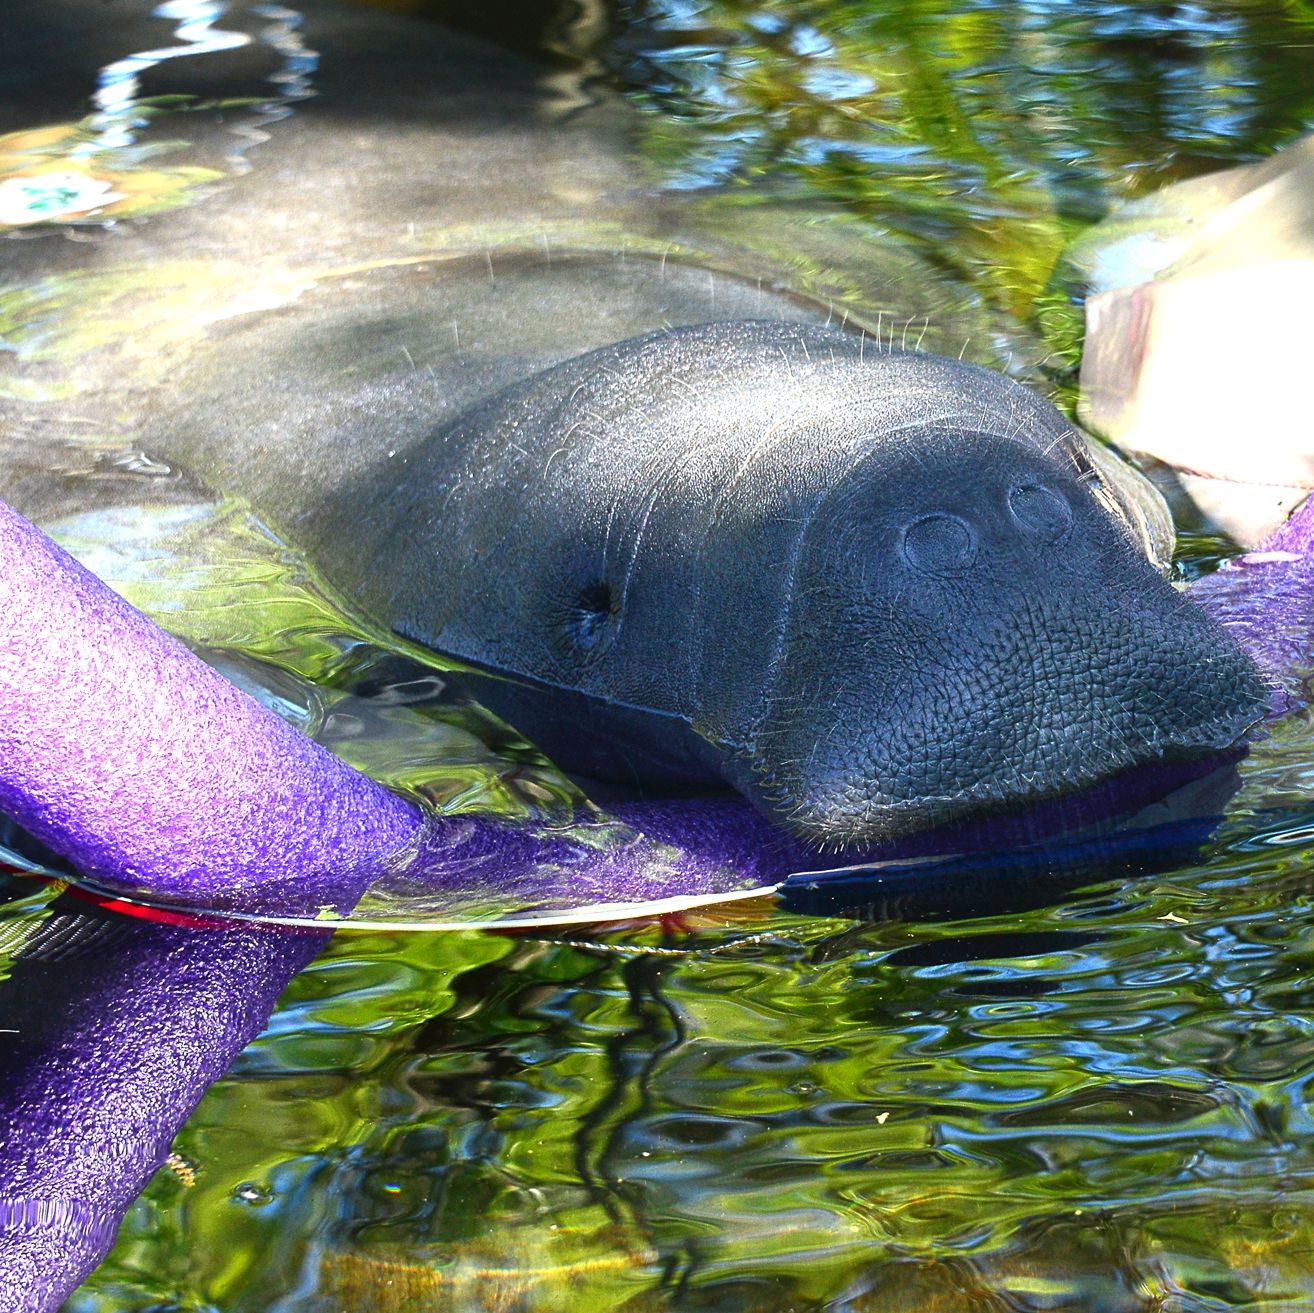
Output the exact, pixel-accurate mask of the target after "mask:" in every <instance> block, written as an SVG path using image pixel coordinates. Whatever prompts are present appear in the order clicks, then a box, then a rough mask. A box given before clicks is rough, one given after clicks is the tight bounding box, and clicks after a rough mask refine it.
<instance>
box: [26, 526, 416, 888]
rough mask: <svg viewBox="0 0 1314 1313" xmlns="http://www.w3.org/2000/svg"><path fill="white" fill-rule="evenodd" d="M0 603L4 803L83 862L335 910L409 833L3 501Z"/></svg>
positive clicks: (405, 812) (114, 872) (407, 814)
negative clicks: (328, 905) (250, 892)
mask: <svg viewBox="0 0 1314 1313" xmlns="http://www.w3.org/2000/svg"><path fill="white" fill-rule="evenodd" d="M0 615H3V616H4V624H3V626H2V627H0V762H2V763H3V778H0V810H3V811H5V812H7V813H8V814H9V815H10V816H12V817H13V818H14V819H15V820H17V821H18V822H19V823H20V824H21V825H23V826H24V827H25V828H26V829H28V830H30V831H31V832H32V833H33V834H35V835H36V836H37V837H38V838H40V839H42V840H43V841H44V842H46V843H47V844H49V845H50V846H51V847H52V848H54V849H55V850H56V851H57V852H60V853H62V854H63V855H64V856H65V857H67V858H68V859H69V861H71V862H72V863H73V864H74V865H75V866H77V867H78V868H79V869H80V870H82V871H83V872H84V873H85V874H87V875H89V876H91V877H93V878H95V877H97V876H103V877H107V878H113V879H115V880H127V881H129V882H131V883H133V884H136V885H138V886H140V887H144V888H150V889H155V890H157V891H158V892H159V893H160V894H161V895H165V896H168V895H178V896H181V897H184V898H188V899H196V898H197V897H198V895H201V894H203V893H204V891H205V890H206V889H209V888H216V887H217V888H226V889H230V890H245V891H256V890H259V891H261V893H262V894H263V895H264V897H265V899H266V901H267V903H268V905H270V906H271V907H272V906H276V905H283V906H301V907H309V908H312V909H313V908H314V907H315V906H317V905H321V904H331V905H333V906H335V907H337V906H339V905H340V904H342V903H343V902H344V901H345V903H346V906H345V907H342V908H341V910H344V911H345V910H349V908H350V905H351V903H352V902H354V900H355V897H357V896H359V893H360V890H361V889H362V888H363V884H364V882H365V881H366V880H367V879H368V873H369V871H370V870H371V869H377V868H378V866H379V864H380V863H381V862H382V861H383V860H385V859H386V858H387V857H388V856H389V855H390V854H393V853H395V852H397V851H398V850H399V849H401V848H402V847H403V846H404V845H405V844H406V843H407V841H408V840H409V839H410V838H411V836H412V835H413V834H414V833H415V830H416V827H417V825H418V823H419V815H418V812H417V811H416V810H415V809H414V808H413V807H412V806H411V805H410V804H409V803H407V802H405V801H404V800H402V799H401V798H399V797H397V796H396V795H394V794H392V793H390V792H388V790H386V789H384V788H382V787H381V786H380V785H378V784H376V783H374V782H373V781H371V780H369V779H367V778H365V777H364V776H363V775H361V774H359V773H358V772H357V771H354V770H352V769H351V768H350V767H349V766H347V765H346V764H345V763H343V762H341V761H339V760H338V759H337V758H336V757H334V756H333V755H332V754H331V753H329V752H327V751H325V750H324V749H323V748H321V747H319V746H318V745H317V744H315V743H313V742H311V741H310V740H309V739H308V738H306V737H305V736H304V735H303V734H301V733H299V732H298V731H297V730H295V729H293V728H292V727H291V726H290V725H287V724H285V723H284V722H283V721H282V720H280V719H279V718H278V716H276V715H275V714H274V713H273V712H271V711H269V710H267V709H266V708H264V707H262V706H260V704H259V703H257V702H256V701H255V700H254V699H252V698H250V697H248V696H247V695H246V694H245V693H242V692H241V691H239V690H238V689H236V688H234V687H233V685H231V684H230V683H229V682H228V681H227V680H226V679H224V678H223V676H221V675H219V674H218V673H217V672H215V671H213V670H211V669H210V668H209V667H208V666H207V665H205V663H204V662H203V661H201V660H200V659H199V658H198V657H196V656H194V655H193V654H192V653H191V652H189V651H188V650H187V648H186V647H184V646H183V645H182V644H181V643H180V642H178V640H177V639H175V638H172V637H170V636H169V635H168V634H166V633H164V632H163V631H162V630H160V629H159V628H157V627H156V626H155V625H154V624H152V623H151V622H150V621H149V620H147V619H146V617H145V616H143V615H142V614H141V613H140V612H138V611H136V610H134V609H133V608H132V607H131V606H129V605H128V603H127V602H125V601H124V600H123V599H122V598H120V597H119V596H118V595H117V594H115V593H113V592H111V591H110V590H109V589H108V588H107V587H106V586H105V585H104V584H102V583H101V582H100V581H99V580H98V579H97V578H96V577H95V576H94V575H92V574H91V573H90V572H89V571H87V570H86V569H84V568H83V567H82V566H81V565H79V564H78V563H77V562H76V561H75V560H73V558H72V557H71V556H69V555H68V553H67V552H65V551H63V550H62V549H61V548H59V547H57V546H56V545H55V544H54V543H52V542H51V541H50V540H49V539H48V538H47V537H45V535H44V534H42V533H40V532H39V531H38V530H37V529H35V528H34V527H33V526H32V525H30V524H29V523H28V522H27V521H26V520H24V519H23V518H22V517H21V516H19V515H18V514H17V513H16V512H15V511H13V510H12V509H11V508H10V507H8V506H6V505H4V504H3V503H0ZM353 873H355V878H353ZM344 894H345V895H346V898H345V899H344Z"/></svg>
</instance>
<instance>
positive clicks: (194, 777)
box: [0, 504, 1314, 1313]
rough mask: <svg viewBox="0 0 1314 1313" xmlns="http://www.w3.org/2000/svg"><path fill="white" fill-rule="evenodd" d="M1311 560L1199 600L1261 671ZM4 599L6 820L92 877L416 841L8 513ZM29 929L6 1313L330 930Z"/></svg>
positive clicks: (711, 812) (16, 999)
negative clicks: (89, 941) (80, 932)
mask: <svg viewBox="0 0 1314 1313" xmlns="http://www.w3.org/2000/svg"><path fill="white" fill-rule="evenodd" d="M1312 549H1314V509H1311V508H1309V507H1306V508H1303V509H1302V511H1301V512H1299V513H1298V515H1297V516H1296V517H1295V518H1294V519H1293V521H1292V522H1291V523H1290V524H1289V525H1288V526H1287V528H1285V529H1284V530H1283V531H1281V532H1280V533H1279V535H1277V536H1276V537H1275V539H1274V540H1271V541H1270V542H1269V543H1266V544H1264V545H1263V547H1261V548H1260V549H1259V550H1258V551H1256V552H1254V553H1251V554H1250V555H1249V556H1247V557H1245V558H1242V559H1241V560H1240V561H1239V562H1237V563H1235V564H1234V565H1233V566H1231V567H1229V568H1228V569H1226V570H1221V571H1219V572H1218V573H1217V574H1215V575H1213V576H1210V577H1209V578H1207V579H1204V580H1201V581H1199V582H1198V583H1197V584H1195V585H1194V586H1193V589H1192V592H1193V595H1194V596H1196V597H1197V599H1198V600H1199V601H1200V602H1201V603H1202V604H1203V605H1205V606H1206V607H1208V608H1209V609H1210V610H1211V611H1213V612H1214V613H1215V614H1217V615H1218V616H1219V618H1220V619H1222V620H1223V621H1224V622H1225V623H1227V624H1228V625H1229V626H1231V627H1232V628H1233V629H1234V631H1235V632H1236V633H1237V634H1238V636H1239V637H1240V638H1241V640H1242V641H1243V643H1245V645H1246V646H1247V647H1248V648H1249V650H1250V651H1251V653H1252V655H1253V656H1254V657H1255V658H1256V660H1257V661H1258V662H1259V663H1260V664H1261V666H1263V667H1265V668H1266V669H1267V670H1269V671H1272V672H1274V673H1286V672H1288V671H1289V670H1290V668H1291V667H1292V666H1293V665H1308V664H1309V658H1310V652H1311V647H1312V646H1314V642H1312V640H1314V615H1312V614H1311V607H1310V597H1311V585H1312V584H1314V550H1312ZM0 603H3V604H4V607H5V612H6V618H7V622H8V623H7V627H6V632H5V633H3V634H0V769H2V770H3V772H4V776H5V778H4V779H3V781H0V810H4V811H6V812H8V813H9V814H10V815H12V816H13V817H14V818H15V819H17V820H19V821H20V822H21V823H22V824H24V825H25V826H26V827H27V828H28V829H30V830H31V831H32V832H33V833H35V834H37V835H38V836H40V837H41V838H43V839H44V840H45V841H46V842H48V843H50V845H51V846H52V847H54V848H56V849H58V850H59V851H61V852H63V853H64V854H65V855H66V856H68V857H69V859H70V860H71V861H73V862H75V863H76V864H78V865H79V866H80V867H82V868H83V869H84V870H87V871H89V872H92V873H99V874H101V875H104V876H111V877H115V878H116V879H117V878H121V877H123V876H124V875H127V876H129V877H130V878H132V879H133V880H134V881H135V882H136V883H138V884H139V885H142V884H144V885H147V886H149V885H150V884H151V883H152V882H156V883H157V887H159V888H161V889H163V890H165V891H166V892H167V891H178V890H183V891H187V890H190V891H191V892H193V893H196V892H201V893H203V892H204V891H205V890H206V889H213V888H216V887H224V884H225V882H227V883H228V887H238V888H241V889H245V890H247V891H248V892H250V893H253V894H254V893H257V892H259V893H261V894H262V895H265V894H267V895H269V896H270V897H271V898H272V899H273V900H274V901H275V902H277V901H278V900H284V901H290V902H291V903H292V904H293V905H296V904H298V903H300V904H301V905H302V906H304V905H305V903H306V900H307V899H313V900H315V902H316V903H328V904H332V905H334V906H337V907H344V906H346V905H349V904H350V903H351V902H352V901H354V899H355V897H356V896H358V894H359V892H360V891H361V889H362V888H363V887H364V884H365V883H366V882H367V881H368V879H369V877H370V874H371V873H372V872H373V871H375V870H377V869H378V865H379V863H380V862H382V861H384V860H386V859H387V858H388V857H389V856H390V855H391V854H392V853H393V852H395V851H396V850H397V849H399V848H400V847H402V846H403V845H405V844H407V843H408V842H409V841H410V839H411V838H412V837H413V836H414V834H415V830H416V826H417V824H418V816H417V813H415V811H414V810H413V809H411V808H410V807H409V805H408V804H406V803H404V802H402V801H401V800H399V799H397V798H395V797H394V796H393V795H392V794H390V793H388V792H387V791H386V790H384V789H382V788H380V787H379V786H378V785H376V784H374V783H372V782H371V781H369V780H366V779H364V778H363V777H362V776H360V775H358V774H357V773H356V772H354V771H352V770H351V769H350V768H348V767H346V766H345V765H343V764H342V763H340V762H338V761H337V760H336V759H335V758H333V757H331V756H330V755H329V754H327V753H325V752H323V751H322V750H321V749H319V748H318V747H316V746H315V745H314V744H312V743H310V742H309V741H308V740H306V739H305V738H303V737H302V736H301V735H300V734H298V733H297V732H296V731H294V730H292V729H291V728H290V727H288V726H287V725H285V724H284V723H283V722H282V721H280V720H279V719H278V718H277V717H276V716H274V715H273V713H271V712H268V711H266V710H265V709H263V708H261V707H260V706H258V704H256V703H254V702H253V701H251V700H249V699H246V698H245V697H244V695H242V694H240V693H238V692H237V691H236V690H234V689H232V688H231V687H230V686H229V685H227V684H226V682H225V681H223V680H222V678H221V677H219V676H218V675H217V674H215V672H213V671H211V670H209V669H208V667H206V666H204V664H203V663H201V662H200V661H199V660H198V659H197V658H195V657H193V656H192V654H191V653H189V652H188V651H187V650H186V649H185V648H184V647H183V646H182V645H181V644H179V643H177V642H176V641H175V640H173V639H171V638H169V637H167V636H166V635H164V634H163V633H161V631H159V630H158V629H156V628H155V627H154V626H153V625H152V624H151V623H150V622H149V621H147V620H146V619H145V618H144V617H142V616H140V615H139V614H138V613H137V612H135V611H133V610H132V608H131V607H129V606H128V605H127V604H126V603H124V602H123V601H121V599H118V598H117V597H115V596H114V595H113V594H112V593H110V591H109V590H108V589H107V588H105V587H104V585H102V584H100V583H99V581H97V580H96V579H95V578H94V577H93V576H91V575H90V574H88V573H87V572H86V571H85V570H83V569H82V568H81V567H80V566H78V565H77V564H76V562H74V561H73V560H72V559H71V558H70V557H68V556H67V554H65V553H63V552H62V551H60V549H59V548H57V547H55V546H54V545H53V544H52V543H50V542H49V541H48V540H47V539H45V538H44V537H43V536H42V535H41V534H39V533H38V532H37V531H36V530H35V529H33V528H32V527H31V526H30V525H28V524H27V523H26V522H25V521H23V520H22V519H21V518H20V517H18V516H16V515H15V514H14V513H13V512H12V511H10V510H9V509H8V508H7V507H4V506H3V504H0ZM629 819H630V820H631V822H632V823H641V821H642V813H641V812H640V811H639V810H638V809H635V810H634V811H632V812H631V814H630V816H629ZM652 820H653V824H654V829H655V831H656V832H657V833H658V834H659V836H660V837H662V838H665V839H666V840H668V841H673V842H676V843H680V842H681V841H682V840H683V839H687V840H688V843H687V845H686V846H687V848H688V850H689V870H688V871H687V872H686V874H688V875H691V876H692V875H696V873H697V871H698V870H699V869H705V870H706V871H708V872H711V871H712V870H713V869H714V867H715V866H716V865H717V864H718V863H724V862H732V863H733V862H736V861H743V862H745V863H748V864H752V865H755V866H757V865H760V868H761V874H763V875H764V876H765V875H766V874H767V873H768V872H769V871H771V870H774V869H775V868H776V867H777V866H778V865H779V864H780V863H781V862H782V861H787V860H788V859H789V856H790V853H789V849H790V847H791V845H789V844H788V843H784V844H782V845H780V846H779V850H778V851H764V850H763V849H762V848H760V847H759V846H758V844H759V841H760V839H761V837H762V829H763V823H762V822H761V821H760V819H759V818H757V817H756V816H755V815H753V814H751V813H749V812H748V811H747V809H746V806H745V805H743V804H739V805H735V804H726V803H708V804H706V805H704V806H700V805H698V804H692V805H690V806H689V808H688V810H687V811H686V812H684V813H681V812H680V811H679V810H678V809H674V810H673V809H670V808H666V809H662V808H657V809H654V812H653V817H652ZM500 836H504V837H500ZM433 837H434V836H432V835H431V836H430V838H431V839H432V838H433ZM474 842H475V843H476V844H477V846H478V847H479V848H480V850H481V851H482V852H483V853H484V855H485V857H486V858H487V859H488V860H490V861H495V860H497V859H498V857H499V854H501V855H505V856H506V857H507V858H508V860H509V861H510V862H511V864H515V863H516V862H523V861H524V859H525V853H524V852H523V851H522V850H523V849H524V847H525V836H524V835H523V834H517V833H515V832H513V831H511V830H506V831H502V830H501V829H500V828H499V827H498V826H497V825H496V824H495V823H492V822H489V823H487V824H486V825H484V826H481V827H479V830H478V833H477V835H476V836H475V838H474ZM623 875H624V867H623V865H618V866H617V867H616V869H615V877H616V878H620V877H622V876H623ZM70 920H72V921H73V922H75V923H77V922H79V921H80V918H77V917H72V918H70ZM45 933H46V931H45V930H44V929H43V928H38V931H37V933H36V934H35V935H34V936H33V941H32V942H30V943H29V944H27V945H25V946H24V948H23V950H22V951H21V952H20V953H19V955H18V958H17V961H16V962H15V965H14V969H13V975H12V978H11V979H10V980H9V981H6V982H5V983H4V985H3V987H2V988H0V1008H2V1009H3V1010H2V1011H0V1031H5V1030H13V1031H16V1032H17V1034H14V1035H8V1034H0V1042H4V1048H5V1050H7V1052H6V1058H7V1061H6V1064H5V1073H4V1075H5V1079H4V1081H3V1083H2V1084H0V1313H46V1311H53V1310H54V1309H56V1308H57V1307H58V1306H59V1304H60V1303H61V1302H62V1301H63V1299H64V1298H65V1297H66V1296H67V1295H68V1293H69V1292H70V1291H71V1290H72V1289H73V1288H74V1287H75V1286H76V1285H77V1284H78V1282H79V1281H81V1280H82V1278H83V1277H84V1276H85V1275H86V1274H87V1272H89V1271H90V1269H91V1268H92V1267H94V1266H95V1264H96V1263H97V1262H99V1260H100V1259H101V1258H102V1257H103V1256H104V1254H105V1252H106V1251H107V1250H108V1248H109V1246H110V1244H111V1243H112V1241H113V1238H114V1233H115V1231H116V1229H117V1226H118V1223H119V1220H120V1218H121V1217H122V1215H123V1212H124V1210H125V1209H126V1208H127V1207H128V1206H129V1204H130V1203H131V1202H132V1200H133V1199H134V1198H135V1197H136V1194H137V1193H138V1191H139V1190H140V1189H141V1188H142V1186H143V1185H144V1184H145V1182H146V1181H147V1180H148V1179H149V1177H150V1175H151V1173H152V1172H153V1171H155V1170H156V1169H157V1168H158V1166H159V1164H160V1162H161V1161H162V1160H163V1157H164V1155H165V1154H166V1153H167V1151H168V1147H169V1144H170V1143H171V1141H172V1138H173V1136H174V1134H175V1133H176V1132H177V1130H178V1128H179V1127H180V1126H181V1125H182V1123H183V1121H184V1120H185V1119H186V1117H187V1116H188V1115H189V1113H190V1112H191V1110H192V1108H193V1107H194V1106H195V1104H196V1103H197V1101H198V1100H199V1099H200V1097H201V1095H202V1094H203V1093H204V1091H205V1089H206V1088H207V1086H208V1085H209V1084H210V1083H211V1082H212V1081H213V1080H215V1079H216V1078H217V1077H218V1076H220V1075H221V1074H222V1073H223V1072H224V1071H225V1070H226V1069H227V1067H228V1066H229V1064H230V1063H231V1062H232V1060H233V1059H234V1058H235V1057H236V1055H237V1053H238V1052H240V1050H241V1048H242V1047H243V1046H244V1045H245V1044H246V1043H247V1042H248V1041H249V1040H250V1039H251V1038H252V1037H253V1036H254V1035H255V1034H257V1033H258V1032H259V1030H260V1029H261V1028H262V1027H263V1025H264V1023H265V1021H266V1019H267V1017H268V1015H269V1012H270V1010H271V1009H272V1008H273V1006H274V1003H275V1001H276V999H277V997H278V994H279V992H280V991H281V989H282V988H283V986H284V985H285V984H286V983H287V981H288V980H289V979H290V978H291V977H292V975H294V974H295V972H296V971H298V970H299V969H300V968H301V967H302V966H303V965H305V963H306V962H308V961H309V960H310V958H311V957H312V956H313V955H314V954H315V952H317V951H318V949H319V948H320V947H321V946H322V944H323V943H324V941H325V939H326V938H327V936H326V935H325V934H317V933H312V934H305V933H288V932H280V931H277V930H272V929H260V928H234V929H223V930H187V929H183V928H180V927H177V926H172V925H154V924H149V923H145V922H120V923H117V925H116V926H115V927H114V928H112V929H111V930H109V931H103V930H101V931H97V933H107V934H113V936H114V938H113V942H112V943H106V942H104V941H103V940H98V941H97V943H96V948H97V951H96V952H95V953H94V954H92V955H90V956H86V957H82V956H79V955H77V954H76V953H69V952H68V951H67V944H66V942H65V941H64V940H63V939H62V938H61V936H60V935H59V933H58V926H56V927H55V928H54V929H53V930H51V931H50V932H49V936H48V937H49V939H50V941H51V946H50V947H48V948H43V946H42V943H41V942H40V939H41V936H42V935H43V934H45ZM52 1000H53V1001H54V1007H53V1008H52Z"/></svg>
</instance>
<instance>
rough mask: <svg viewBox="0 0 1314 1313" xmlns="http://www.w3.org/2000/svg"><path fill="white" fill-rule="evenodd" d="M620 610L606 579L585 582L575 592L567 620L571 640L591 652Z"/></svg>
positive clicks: (601, 640)
mask: <svg viewBox="0 0 1314 1313" xmlns="http://www.w3.org/2000/svg"><path fill="white" fill-rule="evenodd" d="M619 611H620V608H619V607H618V606H617V605H616V600H615V598H614V596H613V595H612V591H611V585H610V584H608V583H607V582H606V581H605V580H598V581H597V582H595V583H591V584H585V586H584V587H583V588H581V589H580V590H579V592H578V593H576V594H575V600H574V602H572V603H571V606H570V612H569V615H568V617H567V621H566V627H567V630H568V631H569V634H570V637H571V639H572V641H573V642H574V643H575V645H576V646H577V647H581V648H583V649H584V650H585V651H588V652H591V651H593V650H595V649H596V648H598V647H600V646H601V645H602V643H603V641H604V640H605V639H606V637H607V635H608V634H609V632H610V631H611V629H612V625H613V622H614V621H615V619H616V616H617V615H618V614H619Z"/></svg>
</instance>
